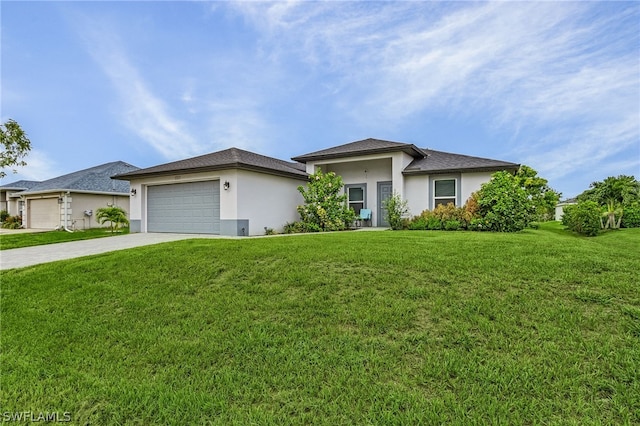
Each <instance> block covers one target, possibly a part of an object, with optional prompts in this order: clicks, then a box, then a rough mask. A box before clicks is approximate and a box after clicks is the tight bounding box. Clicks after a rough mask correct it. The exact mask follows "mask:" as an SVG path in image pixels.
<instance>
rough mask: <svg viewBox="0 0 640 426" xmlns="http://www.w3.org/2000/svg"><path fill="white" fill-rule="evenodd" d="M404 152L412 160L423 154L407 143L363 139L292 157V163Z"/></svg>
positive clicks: (423, 154)
mask: <svg viewBox="0 0 640 426" xmlns="http://www.w3.org/2000/svg"><path fill="white" fill-rule="evenodd" d="M398 151H402V152H405V153H407V154H409V155H411V156H413V157H414V158H422V157H424V156H425V153H424V152H422V150H421V149H420V148H418V147H416V146H415V145H413V144H409V143H401V142H392V141H385V140H381V139H373V138H369V139H363V140H360V141H355V142H350V143H347V144H344V145H338V146H334V147H332V148H327V149H323V150H320V151H315V152H311V153H309V154H304V155H300V156H298V157H293V158H292V160H293V161H299V162H302V163H306V162H307V161H314V160H326V159H332V158H341V157H355V156H360V155H370V154H381V153H386V152H398Z"/></svg>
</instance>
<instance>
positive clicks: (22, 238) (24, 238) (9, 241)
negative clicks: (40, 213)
mask: <svg viewBox="0 0 640 426" xmlns="http://www.w3.org/2000/svg"><path fill="white" fill-rule="evenodd" d="M128 233H129V229H128V228H125V229H122V230H119V231H118V232H116V233H114V234H112V233H111V231H110V230H109V229H105V228H93V229H87V230H85V231H75V232H73V233H71V232H66V231H49V232H34V233H20V234H18V233H16V234H2V235H0V250H9V249H14V248H22V247H31V246H41V245H44V244H54V243H62V242H66V241H78V240H90V239H92V238H102V237H111V236H114V235H123V234H128Z"/></svg>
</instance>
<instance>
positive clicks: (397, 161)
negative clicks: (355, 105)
mask: <svg viewBox="0 0 640 426" xmlns="http://www.w3.org/2000/svg"><path fill="white" fill-rule="evenodd" d="M292 160H293V161H294V162H293V163H292V162H288V161H283V160H278V159H275V158H271V157H265V156H263V155H259V154H254V153H252V152H248V151H243V150H241V149H237V148H230V149H227V150H224V151H219V152H214V153H212V154H207V155H203V156H200V157H195V158H190V159H186V160H181V161H176V162H172V163H168V164H162V165H159V166H155V167H150V168H147V169H141V170H137V171H134V172H130V173H125V174H120V175H117V176H114V178H117V179H123V180H129V181H130V183H131V190H132V192H135V195H133V196H132V197H131V217H130V220H131V231H132V232H187V233H210V234H221V235H260V234H264V231H265V228H273V229H278V230H279V229H281V228H282V226H283V225H284V224H285V223H287V222H293V221H296V220H299V216H298V214H297V211H296V207H297V206H298V205H300V204H301V203H302V202H303V199H302V197H301V195H300V193H299V192H298V191H297V189H296V188H297V187H298V186H299V185H301V184H304V183H305V182H306V181H307V179H308V175H309V174H311V173H314V172H315V171H316V170H322V171H324V172H335V173H336V174H339V175H340V176H342V179H343V181H344V183H345V192H346V193H347V195H348V203H349V205H350V206H351V207H353V208H354V210H355V211H356V213H358V212H359V210H360V209H362V208H368V209H371V210H372V211H373V218H372V223H373V224H374V225H375V226H387V223H386V222H385V220H384V209H383V204H382V203H383V201H384V200H385V199H387V198H389V197H390V196H391V195H392V194H393V192H394V191H395V192H396V193H397V194H399V195H400V196H401V197H402V198H403V199H405V200H407V201H408V203H409V208H410V209H411V212H412V213H414V214H418V213H420V212H421V211H423V210H426V209H433V208H434V207H436V206H437V205H438V204H443V203H449V202H453V203H454V204H455V205H457V206H462V205H463V204H464V202H465V201H466V200H467V198H468V197H469V196H470V195H471V193H472V192H474V191H477V190H478V189H480V185H481V184H482V183H484V182H487V181H488V180H489V179H490V177H491V174H492V173H494V172H496V171H500V170H508V171H511V172H514V173H515V171H516V170H517V169H518V167H519V165H518V164H515V163H510V162H506V161H498V160H490V159H486V158H479V157H470V156H466V155H459V154H451V153H446V152H441V151H433V150H429V149H421V148H418V147H416V146H415V145H412V144H407V143H398V142H390V141H383V140H378V139H366V140H362V141H357V142H352V143H348V144H345V145H340V146H336V147H333V148H329V149H325V150H321V151H316V152H312V153H309V154H305V155H301V156H298V157H294V158H292Z"/></svg>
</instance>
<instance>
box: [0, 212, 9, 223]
mask: <svg viewBox="0 0 640 426" xmlns="http://www.w3.org/2000/svg"><path fill="white" fill-rule="evenodd" d="M8 217H9V212H8V211H6V210H0V222H4V221H5V220H7V218H8Z"/></svg>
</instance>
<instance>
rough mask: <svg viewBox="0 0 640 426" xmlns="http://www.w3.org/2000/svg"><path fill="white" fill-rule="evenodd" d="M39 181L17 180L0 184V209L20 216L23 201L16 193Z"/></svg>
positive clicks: (31, 186)
mask: <svg viewBox="0 0 640 426" xmlns="http://www.w3.org/2000/svg"><path fill="white" fill-rule="evenodd" d="M39 183H40V182H38V181H35V180H19V181H17V182H13V183H9V184H6V185H2V186H0V210H5V211H7V212H8V213H9V215H11V216H21V215H22V208H23V206H24V203H22V202H20V196H19V195H17V193H19V192H21V191H26V190H28V189H29V188H33V187H34V186H36V185H37V184H39Z"/></svg>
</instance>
